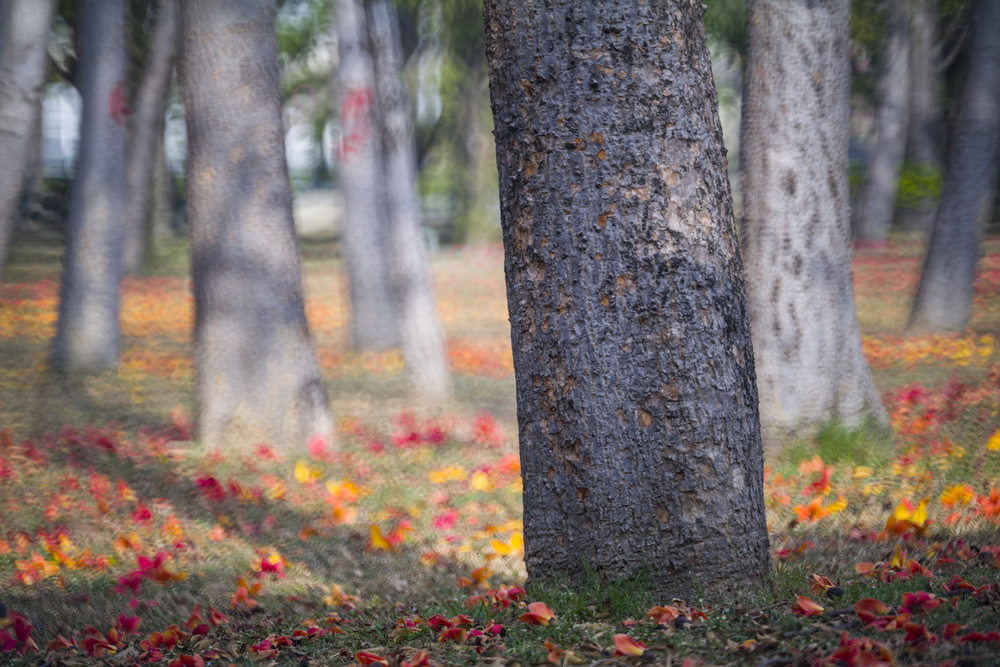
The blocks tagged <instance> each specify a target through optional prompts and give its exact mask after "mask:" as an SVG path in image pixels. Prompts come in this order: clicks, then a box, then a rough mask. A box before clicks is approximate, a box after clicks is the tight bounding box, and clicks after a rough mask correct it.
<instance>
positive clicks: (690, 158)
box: [485, 0, 770, 599]
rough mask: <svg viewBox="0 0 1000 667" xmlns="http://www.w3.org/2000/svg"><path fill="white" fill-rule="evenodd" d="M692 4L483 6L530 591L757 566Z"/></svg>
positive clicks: (744, 324) (745, 572) (755, 487)
mask: <svg viewBox="0 0 1000 667" xmlns="http://www.w3.org/2000/svg"><path fill="white" fill-rule="evenodd" d="M702 12H703V5H702V3H701V2H700V1H698V0H680V1H677V2H670V3H663V2H644V1H642V0H618V1H615V2H600V3H580V2H577V1H576V0H547V1H544V2H543V1H538V0H489V1H487V2H486V17H485V18H486V34H487V57H488V60H489V71H490V90H491V96H492V104H493V116H494V121H495V126H496V137H497V164H498V168H499V173H500V201H501V221H502V225H503V240H504V249H505V270H506V276H507V299H508V306H509V310H510V321H511V340H512V344H513V352H514V369H515V376H516V385H517V409H518V424H519V430H518V434H519V439H520V445H521V465H522V475H523V479H524V536H525V549H526V551H525V564H526V566H527V569H528V576H529V578H530V579H532V580H539V579H547V580H550V581H552V580H555V581H569V582H580V581H581V580H584V579H586V578H587V577H588V576H590V575H593V576H598V577H600V578H601V579H603V580H606V581H608V580H610V581H614V580H618V579H624V578H633V577H638V576H641V575H642V574H643V573H645V574H646V575H647V576H648V585H649V586H650V590H651V591H653V592H654V593H656V594H658V595H661V596H664V599H669V597H670V596H671V595H674V596H679V597H690V596H692V595H693V594H694V592H695V590H696V587H700V588H701V589H703V590H705V591H708V593H709V594H718V593H720V592H722V591H736V590H745V589H747V588H748V587H752V586H754V585H757V584H760V583H762V582H764V581H765V580H766V579H767V577H768V573H769V566H770V556H769V552H768V537H767V530H766V526H765V520H764V505H763V491H762V465H763V464H762V454H761V446H760V440H759V422H758V418H757V410H756V403H757V396H756V389H755V386H754V371H753V355H752V351H751V346H750V332H749V327H748V320H747V313H746V308H745V302H744V293H743V279H742V271H741V269H742V266H741V262H740V255H739V250H738V247H737V244H736V235H735V229H734V226H733V211H732V198H731V194H730V189H729V182H728V180H727V177H726V160H725V153H724V149H723V144H722V131H721V126H720V123H719V117H718V106H717V101H716V94H715V88H714V85H713V83H712V73H711V66H710V62H709V56H708V49H707V47H706V42H705V32H704V27H703V24H702V20H703V19H702Z"/></svg>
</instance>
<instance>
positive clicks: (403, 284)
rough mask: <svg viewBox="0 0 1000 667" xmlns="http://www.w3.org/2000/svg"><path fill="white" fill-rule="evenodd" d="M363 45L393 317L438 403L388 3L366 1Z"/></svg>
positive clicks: (411, 161) (429, 298) (438, 349)
mask: <svg viewBox="0 0 1000 667" xmlns="http://www.w3.org/2000/svg"><path fill="white" fill-rule="evenodd" d="M368 15H369V19H370V23H369V31H368V32H369V39H370V43H371V52H372V55H373V61H374V72H375V82H376V92H377V96H378V100H379V109H380V111H381V114H380V116H381V127H380V129H381V132H380V134H381V139H382V154H383V178H382V179H381V181H380V182H381V183H382V184H383V191H382V194H383V197H384V199H385V212H386V215H387V221H386V223H387V224H386V228H387V230H388V238H387V242H388V243H387V245H386V248H385V251H386V254H387V264H388V267H389V279H390V284H391V287H392V294H393V298H394V301H395V305H396V310H397V313H398V315H397V316H398V321H399V327H400V340H401V343H402V347H403V356H404V357H405V359H406V365H407V369H408V371H409V373H410V377H411V380H412V385H413V387H414V389H415V390H416V392H417V393H419V394H421V395H423V396H425V397H426V398H428V399H432V400H441V399H443V398H445V397H446V396H447V395H448V393H449V385H450V379H449V374H448V362H447V358H446V354H445V346H444V333H443V331H442V330H441V327H440V325H439V324H438V320H437V315H436V313H435V309H436V305H435V303H434V294H433V293H432V292H431V286H430V280H429V276H428V269H427V250H426V247H425V242H424V238H423V233H422V231H421V227H420V203H419V199H418V198H417V161H416V144H415V143H414V141H413V132H412V125H411V120H410V105H409V98H408V96H407V94H406V91H405V89H404V88H403V83H402V81H401V80H400V76H401V75H402V72H403V57H402V53H401V46H400V40H399V25H398V19H397V18H396V10H395V7H394V6H393V5H392V2H391V0H369V11H368Z"/></svg>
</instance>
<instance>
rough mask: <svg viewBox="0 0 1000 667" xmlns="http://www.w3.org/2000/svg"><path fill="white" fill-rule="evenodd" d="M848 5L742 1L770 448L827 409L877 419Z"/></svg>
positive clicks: (747, 147)
mask: <svg viewBox="0 0 1000 667" xmlns="http://www.w3.org/2000/svg"><path fill="white" fill-rule="evenodd" d="M850 9H851V3H850V0H829V1H827V2H822V3H808V4H807V3H803V2H800V1H799V0H756V1H753V2H751V3H750V14H749V20H748V23H749V34H748V47H747V48H748V51H747V78H746V85H745V86H744V89H743V91H744V92H743V115H742V124H743V125H742V131H741V133H740V136H741V141H740V173H741V178H742V184H743V234H742V236H741V241H742V244H743V259H744V261H745V262H746V280H747V303H748V305H749V311H750V324H751V328H752V330H753V347H754V358H755V360H756V368H757V389H758V391H759V392H760V420H761V427H762V429H763V434H764V447H765V450H766V451H767V452H768V453H772V452H775V451H777V450H778V449H780V448H781V446H782V445H783V444H784V442H785V441H786V440H787V439H788V438H789V437H791V436H797V435H807V434H808V433H810V432H811V431H812V430H814V429H815V428H816V427H817V426H819V425H820V424H822V423H824V422H827V421H830V420H838V421H840V422H842V423H845V424H847V425H856V424H858V423H859V422H861V421H862V420H864V419H865V418H866V417H869V416H871V417H874V418H876V419H877V420H880V421H884V420H885V409H884V408H883V407H882V403H881V401H880V399H879V394H878V391H877V390H876V388H875V384H874V382H873V381H872V377H871V372H870V371H869V369H868V364H867V362H866V361H865V357H864V355H863V353H862V351H861V335H860V332H859V330H858V319H857V314H856V312H855V308H854V287H853V283H852V280H851V251H850V212H849V205H848V187H847V140H848V127H847V120H848V69H849V68H848V58H847V46H848V39H849V38H848V23H847V22H848V17H849V15H850Z"/></svg>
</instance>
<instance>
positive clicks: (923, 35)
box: [899, 0, 944, 232]
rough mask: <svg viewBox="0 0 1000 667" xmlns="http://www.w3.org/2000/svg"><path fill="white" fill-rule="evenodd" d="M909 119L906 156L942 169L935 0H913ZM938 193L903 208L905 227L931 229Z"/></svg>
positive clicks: (926, 168)
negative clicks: (935, 195)
mask: <svg viewBox="0 0 1000 667" xmlns="http://www.w3.org/2000/svg"><path fill="white" fill-rule="evenodd" d="M909 13H910V120H909V123H908V124H907V139H906V160H907V161H908V162H909V163H910V165H911V167H912V168H914V169H916V170H917V171H918V173H921V174H940V173H941V172H942V169H941V163H942V158H941V155H942V149H943V145H944V110H943V108H942V102H943V100H944V94H943V91H944V82H943V74H942V72H941V37H940V17H939V15H938V11H937V2H936V0H910V3H909ZM936 208H937V197H934V196H928V197H924V198H923V199H921V201H920V202H919V204H918V205H917V206H916V207H914V208H909V209H907V210H904V211H901V212H900V215H899V217H900V222H901V223H902V225H903V227H904V228H906V229H913V230H921V231H924V232H930V230H931V228H932V226H933V223H934V211H935V210H936Z"/></svg>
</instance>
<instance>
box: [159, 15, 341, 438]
mask: <svg viewBox="0 0 1000 667" xmlns="http://www.w3.org/2000/svg"><path fill="white" fill-rule="evenodd" d="M180 19H181V26H182V32H181V34H182V40H183V41H182V45H181V48H180V54H181V57H180V61H179V62H180V67H179V70H180V71H179V75H180V84H181V88H182V90H183V95H184V107H185V110H186V114H185V116H186V122H187V132H188V146H189V158H188V160H189V162H188V179H187V195H188V206H189V209H188V210H189V216H190V217H189V220H190V229H191V256H192V257H191V261H192V264H191V273H192V278H193V281H194V298H195V330H194V361H195V398H196V404H197V408H198V415H197V429H198V434H199V437H200V438H201V440H202V441H203V442H205V443H206V444H208V445H225V444H227V443H231V442H234V441H242V442H253V441H256V440H260V439H266V440H268V441H270V442H273V443H276V444H278V445H287V444H293V445H301V444H302V443H303V442H304V441H305V440H306V439H309V438H311V437H313V436H322V437H324V438H329V437H332V419H331V416H330V411H329V405H328V403H327V393H326V388H325V387H324V384H323V376H322V373H321V372H320V369H319V366H318V364H317V362H316V357H315V353H314V351H313V347H312V342H311V340H310V336H309V328H308V324H307V322H306V317H305V305H304V298H303V292H302V279H301V271H300V266H299V253H298V242H297V239H296V236H295V226H294V223H293V220H292V188H291V183H290V181H289V178H288V168H287V165H286V162H285V144H284V127H283V124H282V116H281V99H280V94H279V87H278V86H279V84H278V66H277V55H276V49H275V39H274V25H273V20H274V5H273V2H272V1H271V0H213V1H212V2H184V3H181V13H180Z"/></svg>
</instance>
